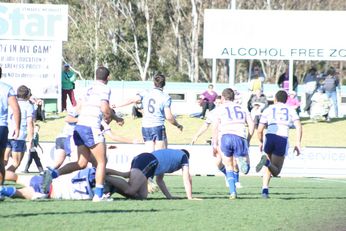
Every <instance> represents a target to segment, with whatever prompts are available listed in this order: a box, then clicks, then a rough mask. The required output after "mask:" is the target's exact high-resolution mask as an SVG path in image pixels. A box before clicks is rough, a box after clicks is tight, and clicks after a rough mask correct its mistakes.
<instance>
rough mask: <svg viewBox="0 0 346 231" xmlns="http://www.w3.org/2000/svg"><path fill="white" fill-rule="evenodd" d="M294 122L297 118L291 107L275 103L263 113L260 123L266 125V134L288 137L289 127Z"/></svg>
mask: <svg viewBox="0 0 346 231" xmlns="http://www.w3.org/2000/svg"><path fill="white" fill-rule="evenodd" d="M296 120H299V116H298V114H297V112H296V111H295V110H294V109H293V108H292V107H291V106H289V105H286V104H283V103H276V104H272V105H270V106H269V107H268V108H266V109H265V110H264V111H263V113H262V116H261V119H260V123H261V124H267V134H268V133H270V134H275V135H278V136H283V137H288V131H289V127H290V125H291V124H292V123H293V122H294V121H296Z"/></svg>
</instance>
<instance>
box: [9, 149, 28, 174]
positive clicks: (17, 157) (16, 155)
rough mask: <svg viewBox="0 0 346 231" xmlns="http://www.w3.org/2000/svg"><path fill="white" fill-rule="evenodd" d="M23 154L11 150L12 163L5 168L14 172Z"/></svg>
mask: <svg viewBox="0 0 346 231" xmlns="http://www.w3.org/2000/svg"><path fill="white" fill-rule="evenodd" d="M23 156H24V153H23V152H12V159H13V163H12V165H11V166H9V167H8V168H7V170H8V171H12V172H15V171H16V169H17V168H18V167H19V165H20V163H21V162H22V159H23Z"/></svg>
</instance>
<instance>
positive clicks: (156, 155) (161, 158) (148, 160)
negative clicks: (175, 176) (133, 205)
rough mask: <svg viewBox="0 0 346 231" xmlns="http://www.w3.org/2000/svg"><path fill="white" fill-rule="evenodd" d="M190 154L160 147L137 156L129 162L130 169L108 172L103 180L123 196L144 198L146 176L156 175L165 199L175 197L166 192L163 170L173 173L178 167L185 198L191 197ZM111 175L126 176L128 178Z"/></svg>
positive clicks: (146, 193) (145, 194)
mask: <svg viewBox="0 0 346 231" xmlns="http://www.w3.org/2000/svg"><path fill="white" fill-rule="evenodd" d="M189 156H190V154H189V153H188V151H186V150H178V149H161V150H157V151H154V152H152V153H142V154H139V155H138V156H136V157H135V158H134V159H133V160H132V163H131V170H130V171H129V172H118V171H115V170H109V172H108V171H107V174H109V175H107V176H106V181H107V182H108V183H109V184H110V185H112V186H114V187H115V188H116V191H117V192H118V193H120V194H122V195H123V196H125V197H129V198H135V199H146V198H147V196H148V190H147V179H148V178H150V177H153V176H154V175H155V176H156V183H157V184H158V186H159V188H160V189H161V191H162V193H163V194H164V195H165V196H166V198H167V199H173V198H174V197H173V196H172V195H171V194H170V192H169V191H168V189H167V187H166V184H165V182H164V180H163V178H164V174H165V173H172V172H175V171H177V170H179V169H182V171H183V181H184V187H185V192H186V196H187V199H189V200H191V199H193V198H192V180H191V176H190V172H189ZM112 175H118V176H122V177H124V178H129V180H128V181H126V180H124V179H122V178H119V177H114V176H112Z"/></svg>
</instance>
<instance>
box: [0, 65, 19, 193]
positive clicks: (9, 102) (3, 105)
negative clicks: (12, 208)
mask: <svg viewBox="0 0 346 231" xmlns="http://www.w3.org/2000/svg"><path fill="white" fill-rule="evenodd" d="M1 76H2V69H1V67H0V79H1ZM9 108H11V111H12V115H13V125H14V126H13V133H12V134H9V133H8V121H7V117H8V109H9ZM19 129H20V108H19V105H18V101H17V98H16V93H15V92H14V90H13V88H12V87H11V86H10V85H8V84H6V83H4V82H2V81H0V188H1V186H2V185H3V183H4V180H5V164H4V154H5V149H6V145H7V139H8V135H10V137H11V139H17V138H18V136H19ZM0 199H1V197H0Z"/></svg>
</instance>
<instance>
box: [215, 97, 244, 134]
mask: <svg viewBox="0 0 346 231" xmlns="http://www.w3.org/2000/svg"><path fill="white" fill-rule="evenodd" d="M214 110H215V112H214V115H215V122H217V123H218V128H219V134H220V136H222V135H224V134H233V135H237V136H240V137H243V138H246V137H247V133H246V126H245V125H246V117H247V115H248V113H249V112H248V111H247V110H246V109H245V108H242V106H240V105H239V104H237V103H234V102H231V101H226V102H225V103H223V104H221V105H220V106H219V107H217V108H215V109H214Z"/></svg>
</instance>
